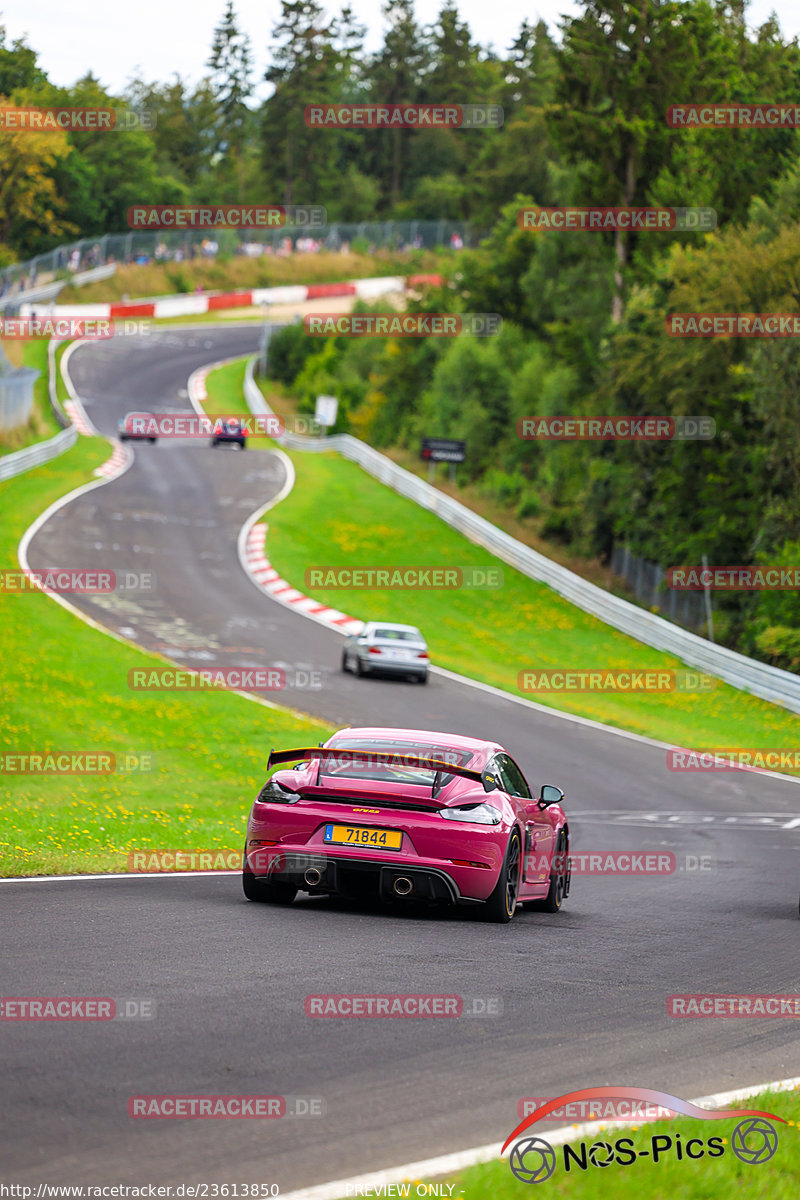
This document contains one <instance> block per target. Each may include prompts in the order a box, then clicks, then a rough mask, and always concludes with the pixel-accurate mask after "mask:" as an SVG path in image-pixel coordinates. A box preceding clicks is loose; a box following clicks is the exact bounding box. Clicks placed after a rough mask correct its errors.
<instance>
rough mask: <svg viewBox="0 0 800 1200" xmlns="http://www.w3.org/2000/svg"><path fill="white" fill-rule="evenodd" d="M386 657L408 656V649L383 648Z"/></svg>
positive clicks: (409, 654)
mask: <svg viewBox="0 0 800 1200" xmlns="http://www.w3.org/2000/svg"><path fill="white" fill-rule="evenodd" d="M383 653H384V654H385V655H386V656H387V658H410V657H411V653H410V651H408V650H384V652H383Z"/></svg>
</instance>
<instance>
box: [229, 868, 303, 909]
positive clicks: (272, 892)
mask: <svg viewBox="0 0 800 1200" xmlns="http://www.w3.org/2000/svg"><path fill="white" fill-rule="evenodd" d="M242 890H243V891H244V894H245V896H246V897H247V899H248V900H255V901H256V902H257V903H258V904H291V903H292V901H293V900H294V898H295V896H296V895H297V888H296V887H293V886H292V884H291V883H264V882H263V881H262V880H260V879H256V878H255V876H254V875H253V873H252V872H251V871H242Z"/></svg>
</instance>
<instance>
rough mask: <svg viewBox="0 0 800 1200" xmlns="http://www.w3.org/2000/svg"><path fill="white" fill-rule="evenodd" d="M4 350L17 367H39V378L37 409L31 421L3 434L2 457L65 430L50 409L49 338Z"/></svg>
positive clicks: (0, 441)
mask: <svg viewBox="0 0 800 1200" xmlns="http://www.w3.org/2000/svg"><path fill="white" fill-rule="evenodd" d="M4 349H5V351H6V353H7V354H8V357H9V358H10V360H11V362H12V364H13V365H14V366H15V367H17V366H25V367H35V368H36V370H37V371H39V378H38V379H37V380H36V381H35V383H34V385H33V409H32V410H31V415H30V417H29V419H28V420H27V422H26V423H25V424H24V425H18V426H17V427H16V428H15V429H4V430H2V431H1V432H0V456H2V455H3V454H13V453H14V451H15V450H22V449H24V447H25V446H32V445H33V444H34V442H41V441H44V440H45V439H46V438H51V437H54V436H55V434H57V433H58V432H59V431H60V430H61V426H60V425H59V423H58V421H57V420H56V418H55V415H54V413H53V410H52V408H51V407H50V399H49V396H48V390H47V341H46V339H45V338H31V340H30V341H27V342H25V343H24V344H22V345H20V344H19V343H17V344H7V345H5V346H4Z"/></svg>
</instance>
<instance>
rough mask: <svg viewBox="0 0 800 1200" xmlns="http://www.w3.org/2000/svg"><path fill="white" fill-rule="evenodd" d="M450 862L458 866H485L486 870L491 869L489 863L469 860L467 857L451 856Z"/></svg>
mask: <svg viewBox="0 0 800 1200" xmlns="http://www.w3.org/2000/svg"><path fill="white" fill-rule="evenodd" d="M450 862H451V863H454V864H455V866H457V867H483V869H484V870H486V871H488V870H489V869H490V868H489V864H488V863H481V862H469V861H468V860H467V859H466V858H451V859H450Z"/></svg>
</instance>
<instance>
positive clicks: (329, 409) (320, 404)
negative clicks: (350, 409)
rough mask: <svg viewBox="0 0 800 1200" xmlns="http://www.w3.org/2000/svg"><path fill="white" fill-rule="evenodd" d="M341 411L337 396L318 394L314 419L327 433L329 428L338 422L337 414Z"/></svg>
mask: <svg viewBox="0 0 800 1200" xmlns="http://www.w3.org/2000/svg"><path fill="white" fill-rule="evenodd" d="M338 411H339V401H338V399H337V398H336V396H317V407H316V410H315V412H314V420H315V421H316V423H317V424H318V425H322V427H323V429H324V431H325V435H327V433H328V428H329V426H331V425H335V424H336V415H337V413H338Z"/></svg>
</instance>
